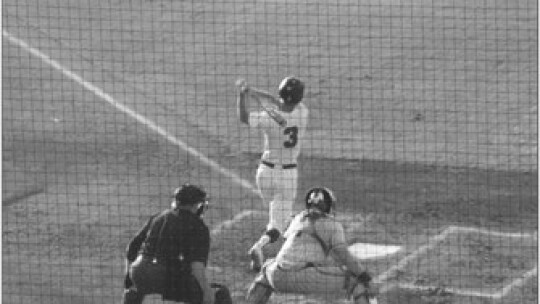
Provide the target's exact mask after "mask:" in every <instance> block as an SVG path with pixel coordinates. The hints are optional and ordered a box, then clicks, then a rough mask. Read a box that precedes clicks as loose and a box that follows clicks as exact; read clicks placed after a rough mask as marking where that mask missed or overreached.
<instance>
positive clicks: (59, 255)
mask: <svg viewBox="0 0 540 304" xmlns="http://www.w3.org/2000/svg"><path fill="white" fill-rule="evenodd" d="M537 5H538V4H537V2H536V1H533V0H524V1H510V0H505V1H502V0H496V1H474V2H471V1H465V0H451V1H421V0H414V1H408V2H407V3H404V2H403V1H394V0H360V1H340V2H339V4H338V3H334V2H329V1H296V2H292V1H277V0H274V1H270V0H267V1H261V0H259V1H234V2H227V1H199V2H195V1H159V0H155V1H142V0H138V1H124V0H107V1H97V2H91V1H82V0H71V1H59V0H40V1H28V0H20V1H15V0H7V1H3V6H2V9H3V10H2V18H3V46H2V65H3V76H2V92H3V94H2V100H3V102H2V113H3V120H2V129H3V132H2V143H3V147H2V257H3V258H2V268H3V270H2V275H3V280H2V300H3V302H4V303H35V302H39V303H66V304H67V303H74V304H76V303H117V302H119V300H120V295H121V291H122V289H121V288H122V275H123V273H122V272H123V269H122V268H123V256H124V248H125V246H126V244H127V242H128V241H129V238H130V237H131V236H132V235H133V233H134V232H135V231H136V230H137V229H138V228H139V227H140V225H142V223H143V222H144V221H145V220H146V218H147V217H148V216H149V215H150V214H152V213H153V212H155V211H157V210H160V209H162V208H165V207H167V206H168V203H169V199H170V198H169V196H170V191H171V189H173V188H174V187H176V186H177V185H178V184H180V183H183V182H185V181H188V180H189V181H192V182H194V183H199V184H203V185H205V186H206V188H207V189H208V191H209V193H210V195H211V196H212V197H213V200H212V202H213V206H212V209H211V210H209V214H208V216H207V218H206V219H207V222H208V223H209V225H210V226H211V228H212V236H213V238H212V241H213V245H212V252H211V254H210V274H211V276H212V279H213V280H214V281H220V282H225V283H227V284H228V285H229V286H230V287H231V290H232V291H233V295H234V297H235V301H237V303H242V302H243V300H242V299H243V297H244V295H245V291H246V289H247V286H248V284H249V282H250V281H251V280H252V278H253V274H252V273H249V271H248V260H247V257H246V250H247V249H248V248H249V245H250V244H251V243H252V242H253V241H255V239H256V238H257V237H258V235H259V233H260V232H261V231H262V229H263V227H264V224H265V210H266V206H264V205H263V204H262V203H261V202H260V199H259V198H258V197H257V195H256V194H255V193H254V192H253V182H254V181H253V177H254V173H255V168H256V166H257V159H258V157H259V153H260V149H261V140H260V134H258V133H257V132H254V131H250V130H247V129H246V128H244V127H242V126H241V125H240V124H239V123H238V121H237V118H236V112H235V87H234V81H235V80H236V78H238V77H245V78H247V79H248V81H249V82H250V83H252V84H253V85H256V86H258V87H261V88H263V89H266V90H270V91H273V92H274V91H275V88H276V86H277V84H278V82H279V80H280V79H281V78H282V77H283V76H285V75H288V74H296V75H298V76H299V77H301V78H302V79H305V80H306V83H307V92H306V103H307V105H308V106H309V107H310V109H311V119H310V128H309V132H308V140H307V143H306V145H305V146H304V148H303V153H302V157H301V160H300V176H301V177H300V185H299V189H298V190H299V193H303V192H304V191H305V190H306V189H308V188H309V187H311V186H314V185H319V184H324V185H327V186H329V187H332V188H333V189H335V191H336V194H337V195H338V197H339V201H340V202H339V205H338V214H339V217H340V218H341V219H343V221H344V223H345V227H346V232H347V236H348V237H349V239H350V240H351V242H357V241H360V242H373V243H377V244H392V245H401V246H403V248H404V249H403V250H402V251H401V252H400V253H399V254H397V255H395V256H389V257H387V258H385V259H380V260H376V261H368V263H369V265H370V269H372V270H373V272H374V273H375V274H376V275H377V276H378V277H379V278H383V279H384V281H385V282H387V283H389V284H390V285H388V286H389V288H388V291H387V292H385V293H384V294H383V295H381V301H380V303H392V304H393V303H401V304H403V303H411V304H413V303H419V304H423V303H439V304H441V303H468V304H469V303H470V304H480V303H482V304H483V303H492V302H501V301H502V302H504V303H531V304H532V303H536V302H538V297H537V294H538V291H537V285H536V281H537V273H536V272H537V270H536V271H535V269H537V268H535V267H536V265H537V263H538V260H537V253H538V246H537V236H535V235H534V233H535V232H536V231H537V229H538V222H537V219H538V217H537V214H538V204H537V202H538V186H537V185H538V171H537V165H538V163H537V153H538V151H537V147H538V140H537V137H538V133H537V130H538V121H537V112H538V59H537V54H538V39H537V38H538V29H537V19H538V15H537V11H538V7H537ZM297 205H298V206H297V207H298V208H300V207H301V206H300V202H298V204H297ZM448 227H474V229H471V230H466V229H463V228H448ZM449 229H450V230H449ZM481 229H484V230H481ZM485 231H487V232H486V233H484V232H485ZM497 232H502V233H501V234H497ZM507 233H511V234H507ZM275 249H276V248H271V251H275ZM390 286H397V288H390ZM313 301H314V299H312V298H310V297H303V296H298V297H293V296H291V295H279V296H276V297H274V298H273V303H295V302H296V303H312V302H313ZM148 302H156V303H159V302H160V301H159V300H156V299H150V300H149V301H148Z"/></svg>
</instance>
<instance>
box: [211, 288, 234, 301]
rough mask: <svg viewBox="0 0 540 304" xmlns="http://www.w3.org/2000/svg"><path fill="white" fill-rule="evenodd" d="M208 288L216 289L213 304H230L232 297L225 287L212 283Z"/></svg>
mask: <svg viewBox="0 0 540 304" xmlns="http://www.w3.org/2000/svg"><path fill="white" fill-rule="evenodd" d="M210 287H212V288H214V289H217V290H216V294H215V299H216V300H215V302H214V303H215V304H232V297H231V292H230V291H229V288H227V286H225V285H221V284H217V283H212V284H210Z"/></svg>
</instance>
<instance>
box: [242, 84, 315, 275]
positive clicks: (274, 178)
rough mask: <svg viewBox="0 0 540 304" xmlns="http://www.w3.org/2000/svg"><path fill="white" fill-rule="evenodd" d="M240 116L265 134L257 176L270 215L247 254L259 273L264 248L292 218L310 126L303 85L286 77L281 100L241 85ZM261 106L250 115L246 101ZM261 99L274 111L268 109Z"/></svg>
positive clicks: (252, 265)
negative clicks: (305, 137)
mask: <svg viewBox="0 0 540 304" xmlns="http://www.w3.org/2000/svg"><path fill="white" fill-rule="evenodd" d="M238 85H239V87H240V93H239V97H238V116H239V118H240V121H241V122H242V123H244V124H247V125H249V126H250V127H253V128H258V129H260V130H262V131H263V133H264V151H263V153H262V157H261V163H260V165H259V167H258V169H257V173H256V183H257V187H258V188H259V191H260V193H261V196H262V200H263V201H264V202H265V203H267V204H268V205H269V209H270V215H269V221H268V225H267V227H266V232H265V233H264V234H263V235H262V236H261V238H260V239H259V240H258V241H257V242H256V243H255V244H254V245H253V247H252V248H251V249H250V250H249V252H248V254H249V256H250V258H251V268H252V269H253V270H255V271H259V270H260V267H261V266H262V263H263V262H264V255H263V247H264V246H265V245H266V244H268V243H272V242H275V241H276V240H277V239H278V238H279V236H280V235H281V234H282V233H283V231H284V230H285V228H286V227H287V225H288V223H289V221H290V219H291V218H292V215H293V205H294V201H295V199H296V188H297V179H298V168H297V166H298V161H297V159H298V156H299V155H300V149H301V146H302V141H303V139H304V135H305V132H306V127H307V124H308V114H309V111H308V109H307V107H306V106H305V105H304V104H303V103H302V98H303V95H304V87H305V86H304V83H303V82H302V81H300V80H299V79H297V78H295V77H286V78H285V79H283V80H282V81H281V83H280V85H279V88H278V93H279V98H276V97H274V96H272V95H271V94H269V93H267V92H265V91H262V90H258V89H255V88H250V87H248V85H247V83H246V82H245V81H242V82H241V83H239V84H238ZM249 97H251V98H253V99H255V100H257V101H258V102H259V105H260V106H261V107H262V108H263V109H264V110H263V111H253V112H248V111H247V109H246V100H247V99H248V98H249ZM260 99H266V100H268V101H269V102H270V103H271V104H272V105H273V106H274V107H273V108H270V109H269V108H268V107H265V106H264V104H263V103H262V102H261V100H260Z"/></svg>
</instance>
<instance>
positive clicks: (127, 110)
mask: <svg viewBox="0 0 540 304" xmlns="http://www.w3.org/2000/svg"><path fill="white" fill-rule="evenodd" d="M2 35H3V36H4V37H5V38H7V39H8V41H9V42H11V43H13V44H15V45H18V46H19V47H21V48H22V49H24V50H26V51H27V52H29V53H30V54H32V55H34V56H36V57H38V58H40V59H41V60H43V61H44V62H45V63H47V64H48V65H50V66H51V67H53V68H54V69H56V70H58V71H60V72H61V73H62V74H64V75H65V76H66V77H67V78H69V79H71V80H73V81H75V82H76V83H78V84H80V85H81V86H83V87H84V88H85V89H87V90H88V91H90V92H92V93H94V94H95V95H96V96H98V97H99V98H101V99H102V100H104V101H106V102H107V103H109V104H110V105H112V106H113V107H115V108H116V109H117V110H119V111H121V112H123V113H125V114H127V115H129V116H130V117H132V118H134V119H135V120H137V121H138V122H139V123H141V124H143V125H145V126H146V127H147V128H148V129H150V130H152V131H154V132H156V133H157V134H159V135H161V136H163V137H164V138H166V139H167V140H168V141H169V142H171V143H173V144H175V145H176V146H178V147H179V148H181V149H182V150H184V151H186V152H187V153H189V154H191V155H192V156H195V157H196V158H198V159H199V160H200V161H201V163H204V164H206V165H207V166H208V167H210V168H211V169H214V170H216V171H217V172H219V173H221V174H222V175H224V176H226V177H229V178H230V179H231V180H232V181H233V182H235V183H236V184H238V185H240V186H241V187H243V188H245V189H247V190H250V191H251V192H253V193H254V194H257V195H258V194H259V191H258V190H257V189H256V188H255V187H254V186H253V185H252V184H251V183H250V182H249V181H247V180H245V179H242V178H241V177H239V176H238V175H237V174H236V173H234V172H232V171H230V170H227V169H225V168H223V167H222V166H220V165H219V164H218V163H216V162H215V161H213V160H211V159H209V158H208V157H206V156H205V155H204V154H202V153H201V152H199V151H197V150H196V149H194V148H193V147H191V146H189V145H187V144H186V143H185V142H183V141H181V140H180V139H178V138H176V137H175V136H173V135H172V134H170V133H169V132H167V131H166V130H164V129H163V128H161V127H160V126H158V125H157V124H156V123H154V122H153V121H151V120H150V119H148V118H146V117H144V116H143V115H141V114H139V113H137V112H136V111H134V110H132V109H131V108H129V107H128V106H126V105H124V104H122V103H120V102H118V101H117V100H115V99H114V98H113V97H112V96H111V95H109V94H107V93H105V92H104V91H103V90H102V89H100V88H99V87H97V86H95V85H94V84H92V83H91V82H88V81H86V80H84V79H83V78H82V77H81V76H79V75H77V74H76V73H74V72H72V71H70V70H69V69H67V68H66V67H64V66H62V65H61V64H60V63H59V62H57V61H55V60H54V59H52V58H50V57H49V56H47V55H46V54H44V53H42V52H41V51H39V50H38V49H36V48H34V47H32V46H30V45H29V44H28V43H26V42H24V41H22V40H21V39H19V38H16V37H15V36H13V35H12V34H10V33H9V32H7V31H6V30H2Z"/></svg>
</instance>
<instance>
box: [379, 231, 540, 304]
mask: <svg viewBox="0 0 540 304" xmlns="http://www.w3.org/2000/svg"><path fill="white" fill-rule="evenodd" d="M460 232H461V233H480V234H484V235H492V236H495V237H508V238H535V237H536V235H535V234H529V233H510V232H499V231H491V230H488V229H484V228H475V227H460V226H450V227H448V228H446V229H445V230H443V232H442V233H440V234H439V235H436V236H434V237H432V238H431V239H430V240H429V241H428V243H427V244H426V245H424V246H421V247H419V248H418V249H417V250H415V251H413V252H412V253H411V254H409V255H408V256H406V257H404V258H403V259H401V260H400V261H399V262H398V263H397V264H395V265H394V266H392V267H390V268H389V269H388V270H386V271H385V272H383V273H382V274H380V275H379V276H377V278H375V281H376V282H381V283H382V282H384V281H386V280H388V279H389V278H390V277H391V276H392V275H394V274H395V273H396V272H398V271H400V270H402V269H403V268H405V266H407V264H408V263H409V262H410V261H411V260H413V259H415V258H417V257H418V256H419V255H421V254H423V253H425V252H427V251H429V250H430V249H432V248H434V247H435V246H436V245H438V244H439V243H440V242H442V241H443V240H444V239H446V238H447V237H448V235H450V234H452V233H460ZM537 274H538V267H534V268H533V269H531V270H529V271H527V272H526V273H524V274H523V275H522V276H521V277H519V278H517V279H514V280H513V281H512V282H511V283H510V284H508V285H506V286H505V287H503V289H502V290H501V291H499V292H496V293H485V292H479V291H475V290H467V289H458V288H453V287H448V288H442V287H437V286H417V285H413V284H410V283H397V284H387V285H385V286H383V287H382V288H381V290H380V292H381V293H386V292H388V291H390V290H393V289H395V288H401V289H406V290H411V291H417V292H418V291H419V292H434V291H438V292H443V293H450V294H454V295H461V296H472V297H482V298H491V299H501V298H503V297H505V296H506V295H507V294H508V293H510V291H511V290H512V289H514V288H516V287H520V286H523V285H525V284H526V283H527V282H528V280H529V279H531V278H532V277H534V276H535V275H537Z"/></svg>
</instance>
